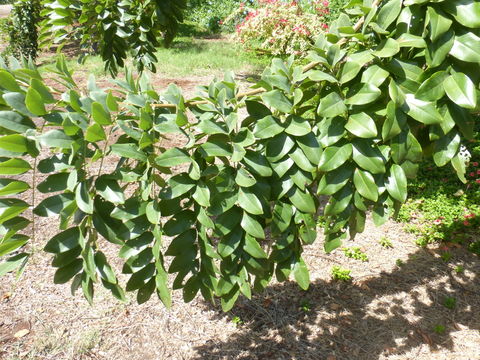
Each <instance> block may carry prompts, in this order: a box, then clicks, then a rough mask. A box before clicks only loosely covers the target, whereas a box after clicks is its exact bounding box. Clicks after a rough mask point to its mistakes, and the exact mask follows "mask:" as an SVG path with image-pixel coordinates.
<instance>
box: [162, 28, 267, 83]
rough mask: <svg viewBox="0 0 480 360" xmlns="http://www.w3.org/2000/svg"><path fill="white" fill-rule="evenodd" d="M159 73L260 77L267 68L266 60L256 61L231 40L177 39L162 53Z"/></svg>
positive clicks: (250, 54) (258, 58)
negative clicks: (260, 73)
mask: <svg viewBox="0 0 480 360" xmlns="http://www.w3.org/2000/svg"><path fill="white" fill-rule="evenodd" d="M157 57H158V70H157V71H158V72H159V73H162V74H165V75H168V76H172V77H173V76H186V75H192V74H195V75H208V74H211V73H216V72H222V73H223V72H225V71H228V70H232V71H235V72H238V71H246V72H251V73H258V72H260V71H262V70H263V68H264V67H265V66H266V65H268V63H269V62H270V60H269V59H268V58H266V57H256V56H255V55H253V54H252V53H249V52H247V51H245V50H244V49H243V48H242V47H241V46H239V45H237V44H234V43H232V42H230V41H228V40H223V39H220V40H206V39H198V38H197V39H196V38H192V37H179V38H177V39H175V41H174V42H173V44H172V46H171V47H170V48H168V49H165V48H163V49H159V50H158V51H157Z"/></svg>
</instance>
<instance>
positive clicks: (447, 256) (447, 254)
mask: <svg viewBox="0 0 480 360" xmlns="http://www.w3.org/2000/svg"><path fill="white" fill-rule="evenodd" d="M452 256H453V255H452V253H451V252H450V251H445V252H444V253H443V254H442V255H441V258H442V260H443V261H445V262H449V261H450V260H451V259H452Z"/></svg>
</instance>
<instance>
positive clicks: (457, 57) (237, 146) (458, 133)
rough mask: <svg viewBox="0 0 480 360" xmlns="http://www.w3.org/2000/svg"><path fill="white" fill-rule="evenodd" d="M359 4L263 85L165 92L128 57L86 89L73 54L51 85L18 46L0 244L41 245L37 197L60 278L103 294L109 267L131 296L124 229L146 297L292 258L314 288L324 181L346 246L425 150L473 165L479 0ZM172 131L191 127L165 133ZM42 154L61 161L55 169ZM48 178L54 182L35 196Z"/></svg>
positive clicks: (285, 268) (440, 162)
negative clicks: (178, 139) (303, 63)
mask: <svg viewBox="0 0 480 360" xmlns="http://www.w3.org/2000/svg"><path fill="white" fill-rule="evenodd" d="M379 3H380V5H379ZM351 6H353V9H350V10H351V11H350V13H351V14H354V15H352V16H353V18H354V19H355V17H356V16H357V15H363V16H364V18H363V21H360V22H358V23H357V25H356V26H354V25H353V21H354V20H352V19H351V18H350V17H349V16H347V15H342V16H340V17H339V19H338V20H337V21H336V22H335V23H334V24H333V25H332V28H331V29H330V33H329V34H328V35H326V36H320V37H319V39H318V41H317V42H316V44H315V47H314V49H313V51H312V52H311V54H310V57H311V59H312V61H314V62H313V63H312V64H310V65H309V66H307V67H305V68H302V67H300V66H298V65H296V64H295V62H294V61H293V59H292V58H291V59H288V60H287V61H282V60H279V59H276V60H274V61H273V62H272V65H271V66H270V67H269V68H267V69H266V70H265V72H264V73H263V75H262V78H261V80H260V81H259V83H258V84H257V85H256V87H257V89H256V90H255V91H252V92H249V94H248V95H245V94H243V95H242V94H240V93H239V90H238V87H237V86H236V84H235V81H234V77H233V75H231V74H227V75H226V77H225V78H224V79H223V80H221V81H214V82H212V83H211V84H210V85H208V86H205V87H203V88H202V92H201V94H200V95H199V96H198V97H197V98H196V99H193V100H191V101H186V100H185V99H184V98H183V96H182V94H181V92H180V91H179V89H178V88H177V87H175V86H173V85H172V86H170V87H169V89H168V91H167V92H166V93H164V94H158V93H157V92H156V91H155V90H154V89H153V88H152V86H151V85H150V84H149V81H148V78H147V77H146V76H141V77H140V78H138V79H137V80H134V78H133V76H132V75H131V74H130V73H129V72H127V75H126V78H125V80H117V81H116V84H117V85H118V86H119V87H120V88H121V91H115V92H112V91H109V90H102V89H100V88H98V87H97V85H96V84H95V81H94V79H93V78H91V79H90V81H89V84H88V91H87V92H86V93H83V92H82V91H81V90H80V89H79V88H78V86H77V85H76V84H75V82H74V80H73V79H72V75H71V74H70V72H69V71H68V69H67V68H66V66H65V62H64V60H62V59H60V60H59V61H58V63H57V65H56V70H55V71H56V73H57V81H58V83H59V84H58V85H52V84H51V83H49V84H50V86H47V85H46V84H45V82H44V80H43V79H42V76H41V75H40V74H39V73H38V71H37V70H36V69H35V67H34V66H32V65H31V64H20V63H16V62H15V61H11V62H10V65H9V66H10V67H9V68H7V67H6V66H5V65H4V64H3V65H2V67H3V70H0V88H1V92H2V99H1V105H0V106H1V107H2V111H1V112H0V119H1V126H2V134H3V136H2V137H1V138H0V149H1V156H2V159H1V162H0V173H1V174H2V175H6V176H8V178H4V179H2V180H1V181H2V183H1V190H0V194H1V195H2V196H5V197H4V198H2V200H0V204H1V206H0V224H1V227H0V232H1V234H2V236H3V237H2V240H1V242H0V256H2V255H8V254H11V255H10V257H8V258H7V259H6V261H5V262H3V263H2V264H1V265H0V274H4V273H6V272H8V271H12V270H13V269H15V268H16V267H18V266H21V265H23V264H24V262H25V261H26V259H27V258H28V256H29V255H28V253H27V252H25V251H23V252H22V249H28V247H27V248H25V246H26V245H27V244H28V243H29V241H31V240H30V239H29V237H28V236H27V235H24V234H25V233H26V232H25V231H24V230H25V229H27V227H28V225H29V224H30V223H31V220H29V219H27V217H28V216H26V215H25V212H26V211H27V210H28V208H29V207H30V206H32V205H33V206H34V207H35V208H34V214H35V216H46V217H51V216H58V217H59V219H60V231H59V233H58V234H57V235H55V236H54V237H53V238H52V239H50V240H49V242H48V243H47V245H46V247H45V251H47V252H49V253H52V254H53V255H54V258H53V262H52V265H53V266H55V267H57V268H58V270H57V272H56V274H55V279H54V280H55V282H57V283H65V282H68V281H70V280H72V288H73V289H76V288H79V287H81V288H82V290H83V293H84V295H85V296H86V298H87V299H88V300H89V301H92V298H93V291H94V286H95V285H96V284H103V286H105V287H106V288H107V289H110V290H111V291H112V293H113V294H114V295H115V296H116V297H118V298H120V299H124V292H123V287H122V286H120V284H119V282H118V279H117V276H116V274H115V272H114V271H113V269H112V267H111V266H110V265H109V262H110V261H111V260H112V259H107V256H106V255H105V241H108V242H111V243H113V244H116V245H118V249H119V254H118V256H119V257H120V258H122V259H124V266H123V272H124V273H126V274H131V275H130V277H129V280H128V282H127V283H126V286H125V289H126V290H127V291H136V292H137V299H138V301H139V302H144V301H147V300H148V299H149V298H150V297H151V295H152V294H154V293H157V294H158V296H159V297H160V299H161V300H162V301H163V302H164V303H165V304H166V305H169V304H170V302H171V300H170V289H182V291H183V296H184V299H185V301H190V300H192V299H193V298H194V297H195V296H196V294H197V293H198V292H201V294H202V295H203V296H204V297H205V298H206V299H208V300H213V299H214V298H215V297H220V298H221V303H222V306H223V308H224V309H225V310H228V309H230V308H231V307H232V306H233V305H234V303H235V301H236V300H237V298H238V297H239V296H240V294H243V295H245V296H247V297H250V296H251V291H252V288H253V289H255V290H261V289H263V288H265V287H266V286H267V285H268V283H269V282H270V281H271V280H272V278H273V277H276V278H277V279H278V280H280V281H284V280H286V279H288V278H289V277H290V276H292V275H293V277H294V278H295V280H296V281H297V282H298V284H299V285H300V286H301V287H302V288H303V289H307V288H308V286H309V273H308V269H307V266H306V264H305V262H304V260H303V258H302V251H303V247H304V246H305V245H306V244H312V243H313V242H314V241H315V239H316V238H317V229H316V219H315V217H316V215H317V214H318V213H319V208H320V201H319V195H323V196H327V197H328V199H329V200H328V203H327V205H326V206H325V208H324V209H323V213H324V215H325V218H326V224H325V227H324V229H323V231H324V234H325V244H324V246H325V249H326V250H327V251H332V250H334V249H335V248H337V247H338V246H340V245H341V241H342V239H344V238H346V237H347V236H348V235H347V234H348V233H350V235H352V236H353V235H355V233H357V232H361V231H363V229H364V225H365V218H366V213H367V211H369V210H370V209H371V210H372V213H373V218H374V220H375V222H376V223H377V224H381V223H383V222H384V221H386V220H387V219H388V217H389V216H391V215H394V213H395V212H396V211H397V210H398V209H399V207H400V205H401V204H402V203H403V202H404V201H405V199H406V197H407V178H411V177H414V176H415V174H416V172H417V170H418V164H419V163H420V161H421V160H422V157H423V156H432V157H433V159H434V161H435V164H436V165H437V166H444V165H447V164H451V165H452V166H453V168H454V169H455V171H456V172H457V173H458V176H459V177H460V178H461V179H463V180H464V179H465V178H464V175H465V168H466V163H467V162H468V156H466V155H465V154H464V153H463V152H462V151H461V139H462V135H463V136H464V137H466V138H470V137H471V136H472V129H473V122H474V118H473V117H472V112H474V111H475V110H476V109H477V99H478V96H477V89H478V85H479V74H480V72H479V71H478V64H479V63H480V41H479V40H480V39H479V37H478V36H477V33H478V28H479V27H480V26H479V25H480V15H479V14H480V10H479V7H480V4H479V3H478V2H476V1H470V0H458V1H452V0H448V1H442V0H436V1H426V0H405V1H402V0H388V1H387V0H386V1H382V2H379V1H370V0H364V1H358V0H354V1H352V2H351ZM355 20H356V19H355ZM102 46H104V47H107V44H104V45H102ZM54 88H55V89H63V90H54ZM242 107H246V110H247V115H243V114H244V112H243V111H240V108H242ZM187 115H188V116H189V117H187ZM34 118H40V121H38V120H35V121H33V120H32V119H34ZM169 134H178V135H179V136H183V138H184V142H183V143H182V144H181V145H178V146H176V147H171V146H167V140H165V138H168V136H170V135H169ZM39 154H41V155H39ZM27 155H28V156H30V158H31V161H30V162H29V161H28V158H26V157H25V156H27ZM105 159H108V161H107V162H106V161H105ZM112 161H115V164H114V165H113V166H110V164H111V162H112ZM32 168H33V169H32ZM28 172H30V173H32V172H33V179H34V183H33V190H32V193H33V194H34V197H33V198H32V201H31V202H30V203H29V202H27V201H26V197H23V198H22V199H20V198H18V197H12V196H14V195H17V194H21V193H24V192H25V191H27V190H28V189H29V188H30V185H29V184H28V183H27V182H26V181H25V178H24V176H25V175H23V177H19V176H20V175H22V174H26V173H28ZM36 172H41V173H43V174H45V176H47V177H46V179H45V180H44V181H42V182H41V183H40V184H36V183H35V179H36V177H35V176H36V174H35V173H36ZM39 193H44V194H46V198H45V199H44V200H42V201H41V202H40V203H37V202H36V200H35V194H36V195H37V197H38V194H39ZM34 219H35V217H34ZM33 226H34V231H33V233H34V234H35V224H33ZM168 274H174V279H173V283H172V284H171V285H170V282H169V281H168V279H169V275H168Z"/></svg>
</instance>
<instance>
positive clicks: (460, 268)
mask: <svg viewBox="0 0 480 360" xmlns="http://www.w3.org/2000/svg"><path fill="white" fill-rule="evenodd" d="M453 270H454V271H455V272H456V273H457V274H461V273H463V272H464V271H465V268H464V267H463V266H462V265H457V266H455V269H453Z"/></svg>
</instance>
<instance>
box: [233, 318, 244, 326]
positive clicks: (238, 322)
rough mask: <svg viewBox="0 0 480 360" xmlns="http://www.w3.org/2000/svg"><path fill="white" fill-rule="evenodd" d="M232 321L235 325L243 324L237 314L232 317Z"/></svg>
mask: <svg viewBox="0 0 480 360" xmlns="http://www.w3.org/2000/svg"><path fill="white" fill-rule="evenodd" d="M232 323H233V324H234V325H235V326H240V325H243V320H242V319H241V318H240V317H239V316H234V317H233V319H232Z"/></svg>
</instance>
